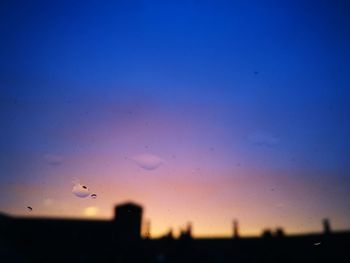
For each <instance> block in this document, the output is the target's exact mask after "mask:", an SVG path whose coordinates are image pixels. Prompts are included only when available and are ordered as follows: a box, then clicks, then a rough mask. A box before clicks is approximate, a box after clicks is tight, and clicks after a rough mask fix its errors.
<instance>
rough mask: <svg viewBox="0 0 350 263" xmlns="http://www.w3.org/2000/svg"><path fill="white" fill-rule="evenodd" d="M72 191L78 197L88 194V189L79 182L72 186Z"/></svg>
mask: <svg viewBox="0 0 350 263" xmlns="http://www.w3.org/2000/svg"><path fill="white" fill-rule="evenodd" d="M72 192H73V194H75V195H76V196H77V197H80V198H85V197H87V196H89V195H90V191H89V189H88V188H87V187H86V186H85V185H81V184H79V183H77V184H75V185H74V186H73V189H72Z"/></svg>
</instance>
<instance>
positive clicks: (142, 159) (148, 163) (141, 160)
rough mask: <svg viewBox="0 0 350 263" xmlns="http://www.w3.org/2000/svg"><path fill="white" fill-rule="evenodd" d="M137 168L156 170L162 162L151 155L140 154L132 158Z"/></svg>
mask: <svg viewBox="0 0 350 263" xmlns="http://www.w3.org/2000/svg"><path fill="white" fill-rule="evenodd" d="M133 160H134V161H135V162H136V164H137V165H138V166H140V167H141V168H143V169H145V170H154V169H157V168H158V167H159V166H160V165H161V164H162V163H163V162H164V161H163V160H162V159H161V158H159V157H158V156H155V155H152V154H142V155H138V156H136V157H134V158H133Z"/></svg>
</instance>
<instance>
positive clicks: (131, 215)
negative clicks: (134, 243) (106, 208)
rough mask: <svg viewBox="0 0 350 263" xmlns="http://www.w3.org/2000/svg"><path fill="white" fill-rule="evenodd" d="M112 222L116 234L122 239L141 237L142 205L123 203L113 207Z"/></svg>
mask: <svg viewBox="0 0 350 263" xmlns="http://www.w3.org/2000/svg"><path fill="white" fill-rule="evenodd" d="M114 222H115V223H116V225H117V235H118V237H119V238H120V239H122V240H138V239H140V238H141V223H142V206H139V205H137V204H134V203H125V204H121V205H118V206H116V207H115V217H114Z"/></svg>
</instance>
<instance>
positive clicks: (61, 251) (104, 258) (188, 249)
mask: <svg viewBox="0 0 350 263" xmlns="http://www.w3.org/2000/svg"><path fill="white" fill-rule="evenodd" d="M142 211H143V207H142V206H140V205H138V204H135V203H132V202H128V203H124V204H120V205H117V206H116V207H115V217H114V218H113V219H112V220H109V221H107V220H77V219H76V220H72V219H55V218H28V217H27V218H23V217H11V216H8V215H5V214H1V215H0V260H1V259H3V260H5V261H4V262H48V261H49V262H77V261H78V262H233V261H235V262H330V261H329V260H331V261H332V262H340V261H339V260H347V259H350V254H349V251H348V246H349V245H350V230H349V231H336V232H333V231H332V230H331V226H330V220H329V219H324V220H323V221H322V223H323V227H324V229H323V232H320V233H305V234H301V235H287V234H285V233H284V230H283V228H282V227H278V228H276V229H272V230H271V229H265V230H263V231H262V235H261V236H260V237H255V238H252V237H244V236H243V237H242V236H240V235H239V223H238V221H237V220H234V221H233V233H232V237H231V238H211V237H207V238H194V237H193V236H192V228H193V227H195V226H193V225H192V224H191V223H188V224H187V225H186V227H185V228H184V229H182V230H181V233H180V236H179V237H178V238H174V237H173V235H172V234H171V232H169V233H168V234H166V235H164V236H163V237H160V238H156V239H151V238H149V237H148V236H147V235H146V236H142V229H141V226H142V225H143V220H144V219H143V216H142ZM149 223H150V222H149V221H147V224H149ZM342 262H346V261H342Z"/></svg>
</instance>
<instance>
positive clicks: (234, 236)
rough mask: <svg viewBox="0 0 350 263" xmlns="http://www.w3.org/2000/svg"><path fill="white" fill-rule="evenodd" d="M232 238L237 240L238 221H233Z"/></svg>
mask: <svg viewBox="0 0 350 263" xmlns="http://www.w3.org/2000/svg"><path fill="white" fill-rule="evenodd" d="M233 238H239V225H238V220H236V219H235V220H233Z"/></svg>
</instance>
